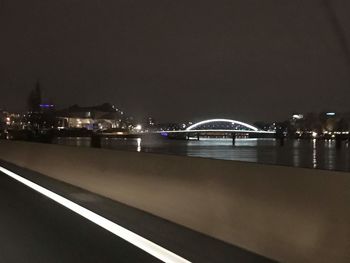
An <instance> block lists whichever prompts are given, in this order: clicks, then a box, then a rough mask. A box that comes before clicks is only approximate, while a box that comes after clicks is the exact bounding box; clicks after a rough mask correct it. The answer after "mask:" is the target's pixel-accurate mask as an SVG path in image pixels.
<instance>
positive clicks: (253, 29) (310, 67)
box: [0, 0, 350, 121]
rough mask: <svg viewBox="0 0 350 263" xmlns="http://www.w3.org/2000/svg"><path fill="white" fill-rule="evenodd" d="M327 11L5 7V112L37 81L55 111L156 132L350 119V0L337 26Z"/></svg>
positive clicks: (254, 0)
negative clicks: (106, 109) (156, 124)
mask: <svg viewBox="0 0 350 263" xmlns="http://www.w3.org/2000/svg"><path fill="white" fill-rule="evenodd" d="M324 1H325V0H292V1H291V0H263V1H262V0H227V1H220V0H211V1H205V0H201V1H200V0H198V1H192V0H184V1H181V0H179V1H175V0H137V1H136V0H110V1H109V0H0V36H1V37H0V91H1V95H0V107H4V108H7V109H10V110H24V109H25V103H26V98H27V96H28V93H29V91H30V90H31V89H32V88H33V87H34V86H35V82H36V80H37V79H40V82H41V84H42V87H43V90H44V96H45V97H46V98H47V99H52V100H53V101H54V102H55V104H57V105H58V107H59V108H62V107H66V106H68V105H71V104H75V103H77V104H79V105H94V104H99V103H103V102H111V103H113V104H115V105H116V106H119V107H121V108H122V109H124V110H125V111H126V112H127V113H129V114H132V115H134V116H135V117H137V118H140V117H143V116H145V115H152V116H154V117H155V118H156V119H157V120H159V121H179V120H200V119H203V118H209V117H229V118H234V119H238V120H243V121H255V120H275V119H286V118H287V117H288V116H289V114H291V113H292V112H293V111H298V112H307V111H321V110H328V109H329V110H336V111H350V64H349V61H350V60H349V58H348V57H347V56H346V52H347V51H346V48H347V47H346V45H347V41H350V16H349V14H350V1H349V0H333V1H332V0H330V2H331V4H332V8H334V10H335V13H336V16H337V19H338V22H339V24H338V27H337V24H336V22H335V21H334V17H332V15H330V14H329V12H328V11H327V9H326V8H325V5H324V4H323V3H324ZM339 25H340V27H339ZM342 33H344V35H343V36H339V34H342Z"/></svg>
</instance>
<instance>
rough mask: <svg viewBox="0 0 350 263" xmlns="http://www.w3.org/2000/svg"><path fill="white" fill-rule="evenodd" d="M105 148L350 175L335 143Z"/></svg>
mask: <svg viewBox="0 0 350 263" xmlns="http://www.w3.org/2000/svg"><path fill="white" fill-rule="evenodd" d="M56 143H57V144H63V145H70V146H79V147H90V138H84V137H78V138H58V139H57V141H56ZM102 148H108V149H117V150H127V151H137V152H152V153H162V154H174V155H184V156H194V157H203V158H213V159H221V160H237V161H244V162H255V163H264V164H278V165H287V166H295V167H306V168H316V169H326V170H340V171H350V145H349V144H348V143H347V142H343V143H342V145H341V147H340V148H339V147H336V143H335V141H334V140H300V139H299V140H286V142H285V144H284V146H280V145H279V143H278V142H276V140H275V139H236V143H235V146H232V140H231V139H204V138H201V139H200V140H199V141H197V140H189V141H186V140H169V139H147V140H145V139H143V140H141V139H123V138H112V139H111V138H109V139H103V140H102Z"/></svg>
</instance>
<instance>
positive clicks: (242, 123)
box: [186, 119, 259, 131]
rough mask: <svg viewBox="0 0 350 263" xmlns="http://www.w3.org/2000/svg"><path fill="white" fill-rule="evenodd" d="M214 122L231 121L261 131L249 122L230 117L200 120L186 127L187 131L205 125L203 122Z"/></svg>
mask: <svg viewBox="0 0 350 263" xmlns="http://www.w3.org/2000/svg"><path fill="white" fill-rule="evenodd" d="M214 122H227V123H231V124H238V125H241V126H243V127H246V128H248V129H250V130H253V131H259V129H258V128H256V127H254V126H253V125H250V124H248V123H245V122H241V121H236V120H230V119H210V120H204V121H200V122H197V123H195V124H193V125H191V126H189V127H187V128H186V130H187V131H191V130H195V129H196V128H197V127H199V126H201V125H203V124H208V123H214Z"/></svg>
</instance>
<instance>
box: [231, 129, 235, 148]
mask: <svg viewBox="0 0 350 263" xmlns="http://www.w3.org/2000/svg"><path fill="white" fill-rule="evenodd" d="M231 137H232V145H233V146H235V144H236V133H234V132H233V133H232V134H231Z"/></svg>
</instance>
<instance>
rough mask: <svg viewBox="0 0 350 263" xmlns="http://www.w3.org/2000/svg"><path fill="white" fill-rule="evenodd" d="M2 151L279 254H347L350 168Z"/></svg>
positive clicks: (342, 257)
mask: <svg viewBox="0 0 350 263" xmlns="http://www.w3.org/2000/svg"><path fill="white" fill-rule="evenodd" d="M0 158H1V159H3V160H5V161H8V162H11V163H14V164H17V165H19V166H22V167H26V168H29V169H31V170H34V171H38V172H40V173H43V174H45V175H48V176H50V177H53V178H56V179H58V180H61V181H64V182H67V183H70V184H73V185H76V186H79V187H82V188H84V189H87V190H89V191H92V192H95V193H98V194H101V195H103V196H106V197H109V198H111V199H114V200H117V201H120V202H123V203H125V204H128V205H130V206H133V207H136V208H139V209H142V210H144V211H147V212H150V213H152V214H154V215H157V216H160V217H163V218H165V219H168V220H170V221H173V222H176V223H178V224H181V225H184V226H186V227H189V228H191V229H194V230H197V231H199V232H202V233H205V234H207V235H210V236H212V237H215V238H218V239H221V240H224V241H226V242H228V243H232V244H235V245H238V246H241V247H243V248H246V249H248V250H251V251H254V252H257V253H259V254H262V255H265V256H267V257H270V258H273V259H276V260H279V261H283V262H350V174H349V173H341V172H330V171H320V170H312V169H300V168H292V167H281V166H270V165H260V164H252V163H243V162H233V161H220V160H208V159H200V158H189V157H180V156H167V155H157V154H146V153H136V152H121V151H112V150H103V149H91V148H74V147H67V146H58V145H48V144H34V143H27V142H8V141H0Z"/></svg>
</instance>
